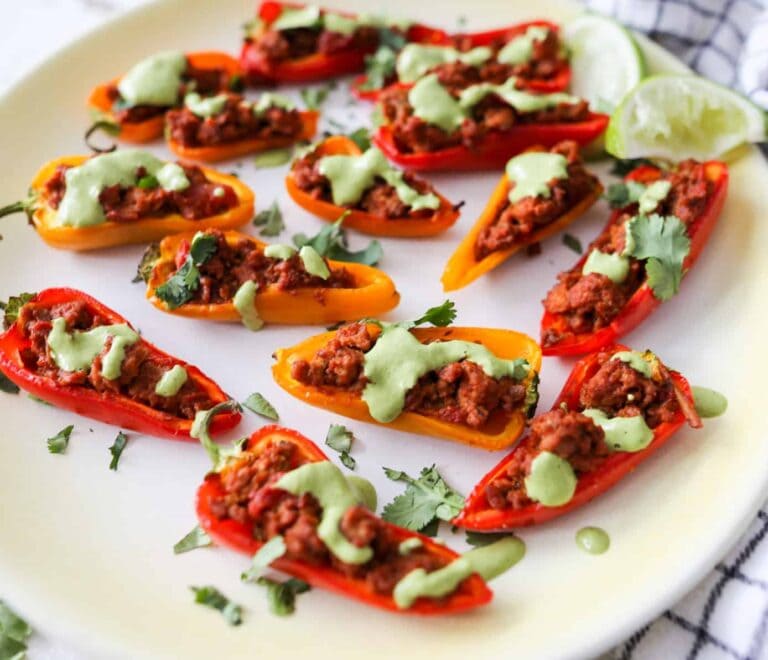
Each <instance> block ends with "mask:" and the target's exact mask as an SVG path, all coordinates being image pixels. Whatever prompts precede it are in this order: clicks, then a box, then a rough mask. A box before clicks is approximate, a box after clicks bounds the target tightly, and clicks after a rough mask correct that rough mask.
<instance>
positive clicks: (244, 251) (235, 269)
mask: <svg viewBox="0 0 768 660" xmlns="http://www.w3.org/2000/svg"><path fill="white" fill-rule="evenodd" d="M205 234H206V235H208V236H214V237H215V238H216V251H215V252H214V253H213V255H212V256H211V257H210V258H209V259H208V260H207V261H206V262H205V263H204V264H202V265H201V266H199V267H198V271H199V272H200V286H199V287H198V288H197V290H196V291H195V293H194V296H193V298H192V300H191V302H193V303H203V304H217V303H222V302H228V301H230V300H232V298H233V297H234V295H235V293H236V292H237V290H238V289H239V288H240V286H242V285H243V284H244V283H245V282H248V281H253V282H256V283H257V284H258V289H260V290H261V289H264V288H265V287H268V286H275V287H277V288H278V289H280V290H281V291H295V290H296V289H303V288H307V287H313V288H318V289H349V288H353V287H354V286H355V279H354V276H353V275H352V273H350V272H349V271H348V270H347V269H346V268H333V269H331V268H329V270H330V271H331V274H330V276H329V277H328V279H326V280H324V279H322V278H320V277H317V276H315V275H311V274H310V273H308V272H307V270H306V268H304V263H303V262H302V260H301V259H300V258H299V256H298V255H294V256H292V257H291V258H290V259H285V260H283V259H276V258H272V257H267V256H265V255H264V251H263V249H262V248H260V247H258V246H257V245H255V244H254V243H253V241H250V240H248V239H247V238H242V239H240V240H239V241H238V242H237V243H236V244H235V245H230V244H229V243H227V241H226V238H225V237H224V233H223V232H221V231H220V230H218V229H208V230H206V232H205ZM187 249H188V245H186V243H185V244H182V246H181V250H182V251H186V250H187ZM182 263H183V261H182Z"/></svg>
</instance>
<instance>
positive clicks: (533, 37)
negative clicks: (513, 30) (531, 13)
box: [496, 25, 549, 64]
mask: <svg viewBox="0 0 768 660" xmlns="http://www.w3.org/2000/svg"><path fill="white" fill-rule="evenodd" d="M548 34H549V28H546V27H543V26H541V25H532V26H531V27H529V28H528V29H527V30H526V31H525V33H524V34H521V35H520V36H519V37H515V38H514V39H511V40H510V41H509V42H508V43H507V44H506V45H505V46H504V47H503V48H502V49H501V50H500V51H499V53H498V54H497V55H496V59H497V60H498V61H499V62H501V63H502V64H525V63H526V62H530V61H531V58H532V57H533V44H534V43H535V42H536V41H544V39H546V38H547V35H548Z"/></svg>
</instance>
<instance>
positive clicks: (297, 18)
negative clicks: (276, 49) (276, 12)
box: [270, 5, 323, 31]
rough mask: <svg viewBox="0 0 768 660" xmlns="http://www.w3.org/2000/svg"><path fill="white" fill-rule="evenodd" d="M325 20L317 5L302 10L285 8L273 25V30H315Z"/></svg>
mask: <svg viewBox="0 0 768 660" xmlns="http://www.w3.org/2000/svg"><path fill="white" fill-rule="evenodd" d="M322 22H323V19H322V17H321V15H320V8H319V7H318V6H316V5H307V6H306V7H302V8H300V9H291V8H290V7H284V8H283V11H282V12H281V14H280V16H279V17H278V18H277V20H276V21H274V22H273V23H272V25H271V26H270V28H271V29H272V30H278V31H280V30H294V29H296V28H314V27H320V26H321V25H322Z"/></svg>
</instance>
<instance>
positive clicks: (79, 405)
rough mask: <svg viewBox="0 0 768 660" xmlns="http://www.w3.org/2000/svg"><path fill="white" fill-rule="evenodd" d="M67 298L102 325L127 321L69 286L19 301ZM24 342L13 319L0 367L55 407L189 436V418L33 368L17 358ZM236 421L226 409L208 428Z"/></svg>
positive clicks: (216, 396) (47, 302)
mask: <svg viewBox="0 0 768 660" xmlns="http://www.w3.org/2000/svg"><path fill="white" fill-rule="evenodd" d="M70 302H83V303H85V304H86V306H87V307H88V309H89V311H90V312H91V313H92V314H94V315H97V316H99V317H101V318H103V319H105V320H106V323H107V324H117V323H128V322H127V321H126V320H125V319H124V318H123V317H122V316H120V315H119V314H118V313H117V312H115V311H113V310H111V309H110V308H109V307H107V306H106V305H103V304H102V303H100V302H99V301H97V300H95V299H94V298H91V296H89V295H87V294H85V293H83V292H81V291H77V290H75V289H68V288H55V289H45V290H44V291H41V292H40V293H37V294H35V295H34V297H33V298H32V299H31V300H29V301H28V302H27V303H25V304H34V305H37V306H43V307H48V306H53V305H60V304H62V303H70ZM129 325H130V324H129ZM139 342H141V344H142V345H143V346H144V348H146V349H147V350H148V351H149V353H150V355H151V356H153V357H155V358H158V359H161V360H163V361H164V363H171V364H172V365H173V366H175V365H179V366H182V367H184V369H185V370H186V372H187V375H188V378H189V379H190V380H193V381H194V382H196V383H197V384H198V385H199V386H200V387H201V388H202V389H203V390H205V392H206V394H207V395H208V396H209V397H210V399H211V401H212V405H214V404H217V403H222V402H224V401H227V400H229V397H228V396H227V395H226V394H225V393H224V392H223V391H222V389H221V388H220V387H219V386H218V385H217V384H216V383H214V382H213V381H212V380H211V379H210V378H208V376H206V375H205V374H203V373H202V372H201V371H200V370H199V369H198V368H197V367H194V366H192V365H190V364H187V363H186V362H184V361H182V360H179V359H178V358H175V357H172V356H171V355H168V354H167V353H164V352H163V351H161V350H160V349H159V348H157V347H155V346H154V345H153V344H150V343H149V342H148V341H146V340H145V339H143V338H140V339H139ZM29 345H30V340H29V338H28V337H25V336H24V332H23V328H22V326H21V323H20V321H19V320H18V319H17V320H16V322H14V323H13V324H12V325H11V326H10V327H9V328H8V329H7V330H6V331H5V332H4V333H3V334H2V335H0V371H2V372H3V373H4V374H5V375H6V376H7V377H8V378H9V379H10V380H12V381H13V382H14V383H16V385H18V386H19V387H20V388H22V389H23V390H25V391H27V392H29V393H30V394H32V395H33V396H35V397H37V398H39V399H42V400H43V401H47V402H48V403H51V404H53V405H54V406H56V407H58V408H64V409H66V410H71V411H73V412H76V413H77V414H79V415H84V416H85V417H91V418H92V419H96V420H99V421H100V422H105V423H107V424H113V425H115V426H120V427H121V428H124V429H131V430H134V431H138V432H140V433H145V434H147V435H154V436H158V437H163V438H172V439H176V440H179V439H183V440H188V439H190V435H189V432H190V429H191V427H192V420H190V419H183V418H181V417H175V416H173V415H171V414H169V413H165V412H161V411H159V410H155V409H154V408H150V407H149V406H147V405H144V404H142V403H138V402H137V401H134V400H133V399H131V398H130V397H128V396H125V395H123V394H119V393H115V392H111V391H104V392H97V391H96V390H95V389H92V388H90V387H86V386H82V385H63V384H61V383H58V382H57V381H56V380H54V379H53V378H50V377H47V376H41V375H39V374H37V373H35V372H34V371H32V370H30V369H29V368H28V367H27V366H26V365H25V364H24V361H23V360H22V351H23V350H24V349H25V348H27V347H28V346H29ZM239 421H240V413H239V412H227V413H225V414H222V415H219V416H218V417H217V418H216V419H215V421H214V424H213V426H212V430H213V431H214V432H216V431H225V430H227V429H231V428H233V427H234V426H236V425H237V423H238V422H239Z"/></svg>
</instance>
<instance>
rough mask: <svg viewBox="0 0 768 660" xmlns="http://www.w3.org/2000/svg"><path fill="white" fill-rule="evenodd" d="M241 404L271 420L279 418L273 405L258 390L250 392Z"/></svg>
mask: <svg viewBox="0 0 768 660" xmlns="http://www.w3.org/2000/svg"><path fill="white" fill-rule="evenodd" d="M243 405H244V406H245V407H246V408H248V410H250V411H251V412H255V413H256V414H257V415H261V416H262V417H266V418H267V419H271V420H272V421H275V422H276V421H277V420H278V419H279V418H280V416H279V415H278V414H277V410H275V407H274V406H273V405H272V404H271V403H270V402H269V401H267V400H266V399H265V398H264V397H263V396H262V395H261V394H259V393H258V392H254V393H253V394H251V395H250V396H249V397H248V398H247V399H246V400H245V401H243Z"/></svg>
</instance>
